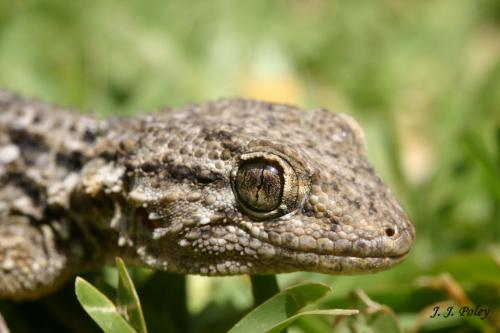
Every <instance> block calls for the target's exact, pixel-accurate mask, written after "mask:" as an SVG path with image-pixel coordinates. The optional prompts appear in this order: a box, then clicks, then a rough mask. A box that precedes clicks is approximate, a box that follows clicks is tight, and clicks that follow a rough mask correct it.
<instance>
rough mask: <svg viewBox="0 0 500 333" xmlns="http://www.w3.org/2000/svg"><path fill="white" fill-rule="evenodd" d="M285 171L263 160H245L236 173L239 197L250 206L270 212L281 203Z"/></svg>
mask: <svg viewBox="0 0 500 333" xmlns="http://www.w3.org/2000/svg"><path fill="white" fill-rule="evenodd" d="M283 183H284V181H283V172H282V171H281V168H280V167H279V166H274V165H272V164H269V163H267V162H266V161H261V160H251V161H248V162H245V163H244V164H243V165H241V166H240V168H239V169H238V173H237V175H236V191H237V194H238V197H239V199H240V200H241V201H242V202H243V203H244V204H245V205H247V206H249V207H250V208H252V209H254V210H256V211H261V212H269V211H272V210H274V209H276V208H278V206H279V205H280V203H281V197H282V194H283Z"/></svg>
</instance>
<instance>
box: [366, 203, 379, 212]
mask: <svg viewBox="0 0 500 333" xmlns="http://www.w3.org/2000/svg"><path fill="white" fill-rule="evenodd" d="M368 212H369V213H370V215H372V214H377V213H378V210H377V208H375V204H374V203H373V201H370V205H369V206H368Z"/></svg>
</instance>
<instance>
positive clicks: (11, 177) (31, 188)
mask: <svg viewBox="0 0 500 333" xmlns="http://www.w3.org/2000/svg"><path fill="white" fill-rule="evenodd" d="M5 176H6V177H5V179H6V180H7V182H8V183H12V184H13V185H14V186H16V187H18V188H20V189H22V190H23V192H24V193H26V195H28V196H29V197H30V198H31V199H33V201H35V202H39V201H40V200H41V198H42V191H41V189H40V186H39V184H37V183H36V182H35V181H33V179H30V178H28V177H27V176H26V175H25V174H22V173H17V172H15V173H14V172H13V173H8V174H6V175H5Z"/></svg>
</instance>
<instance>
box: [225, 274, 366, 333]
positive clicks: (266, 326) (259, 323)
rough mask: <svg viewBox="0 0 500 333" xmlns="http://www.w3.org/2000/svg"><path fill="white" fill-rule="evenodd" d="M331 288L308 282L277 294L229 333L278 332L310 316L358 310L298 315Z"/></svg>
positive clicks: (315, 311) (306, 312) (316, 311)
mask: <svg viewBox="0 0 500 333" xmlns="http://www.w3.org/2000/svg"><path fill="white" fill-rule="evenodd" d="M330 290H331V289H330V288H329V287H328V286H325V285H323V284H319V283H307V284H301V285H298V286H294V287H291V288H288V289H285V290H283V291H282V292H280V293H278V294H276V295H274V296H273V297H271V298H270V299H269V300H267V301H266V302H264V303H262V304H261V305H260V306H258V307H256V308H255V309H254V310H253V311H252V312H250V313H249V314H247V315H246V316H245V317H243V319H241V320H240V321H239V322H238V323H237V324H236V325H234V326H233V328H231V330H230V331H229V332H230V333H242V332H255V333H258V332H279V331H281V330H282V329H284V328H285V327H287V326H289V325H290V324H291V323H292V322H293V321H294V320H296V319H297V318H300V317H301V316H307V315H318V314H321V315H351V314H355V313H357V310H311V311H304V312H298V311H299V310H300V309H302V308H303V307H304V306H306V305H307V304H308V303H311V302H313V301H316V300H318V299H320V298H321V297H323V296H325V295H326V294H327V293H328V292H330Z"/></svg>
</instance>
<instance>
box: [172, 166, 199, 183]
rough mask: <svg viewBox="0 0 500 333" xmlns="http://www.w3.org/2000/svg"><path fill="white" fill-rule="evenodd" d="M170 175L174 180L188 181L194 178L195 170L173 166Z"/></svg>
mask: <svg viewBox="0 0 500 333" xmlns="http://www.w3.org/2000/svg"><path fill="white" fill-rule="evenodd" d="M169 170H170V175H171V176H172V178H174V179H179V180H180V179H186V178H192V177H193V174H194V173H193V170H192V169H190V168H188V167H187V166H185V165H171V166H169Z"/></svg>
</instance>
